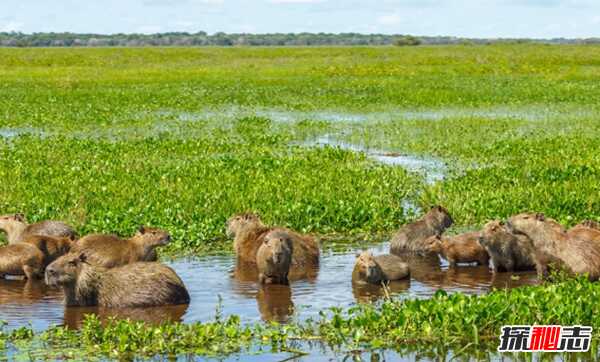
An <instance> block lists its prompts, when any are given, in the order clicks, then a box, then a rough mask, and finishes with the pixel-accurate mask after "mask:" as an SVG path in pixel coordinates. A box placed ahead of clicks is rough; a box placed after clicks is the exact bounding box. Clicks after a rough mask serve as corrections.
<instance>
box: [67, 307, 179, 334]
mask: <svg viewBox="0 0 600 362" xmlns="http://www.w3.org/2000/svg"><path fill="white" fill-rule="evenodd" d="M187 309H188V305H187V304H182V305H171V306H165V307H150V308H120V309H115V308H99V307H67V308H65V313H64V325H65V326H67V327H68V328H71V329H79V328H81V326H82V325H83V321H84V320H85V316H86V315H87V314H95V315H96V316H98V318H99V319H100V321H101V322H102V323H106V322H107V321H108V320H109V319H111V318H115V319H129V320H132V321H140V322H146V323H149V324H151V325H160V324H162V323H165V322H181V321H183V315H184V314H185V312H186V311H187Z"/></svg>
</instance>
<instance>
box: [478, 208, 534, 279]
mask: <svg viewBox="0 0 600 362" xmlns="http://www.w3.org/2000/svg"><path fill="white" fill-rule="evenodd" d="M479 243H480V244H481V246H483V247H484V248H485V250H486V251H487V252H488V254H489V255H490V257H491V259H492V264H493V270H494V272H496V273H497V272H501V271H507V272H513V271H525V270H535V250H534V249H533V245H532V243H531V240H529V238H528V237H527V236H525V235H522V234H520V235H515V234H513V233H511V232H510V231H508V229H507V228H506V225H505V224H504V222H502V221H500V220H494V221H490V222H488V223H487V224H485V225H484V227H483V230H482V232H481V237H480V238H479Z"/></svg>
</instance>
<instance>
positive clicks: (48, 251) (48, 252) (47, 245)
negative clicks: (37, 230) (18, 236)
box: [23, 235, 75, 268]
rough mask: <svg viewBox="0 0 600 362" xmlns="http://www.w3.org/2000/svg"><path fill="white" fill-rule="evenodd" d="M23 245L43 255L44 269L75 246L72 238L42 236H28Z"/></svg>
mask: <svg viewBox="0 0 600 362" xmlns="http://www.w3.org/2000/svg"><path fill="white" fill-rule="evenodd" d="M23 242H24V243H27V244H31V245H34V246H35V247H36V248H38V249H39V250H40V251H41V252H42V253H43V254H44V268H45V267H46V266H47V265H48V264H50V263H52V262H53V261H54V260H56V259H57V258H58V257H59V256H62V255H65V254H66V253H68V252H69V251H70V250H71V247H72V246H73V245H75V240H73V239H72V237H55V236H44V235H29V236H27V237H26V238H25V239H24V240H23Z"/></svg>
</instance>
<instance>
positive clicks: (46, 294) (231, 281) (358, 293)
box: [0, 243, 536, 330]
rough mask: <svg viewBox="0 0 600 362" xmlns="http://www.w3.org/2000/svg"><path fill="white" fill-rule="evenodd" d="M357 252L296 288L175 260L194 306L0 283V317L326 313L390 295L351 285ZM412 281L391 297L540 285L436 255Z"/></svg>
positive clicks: (221, 259)
mask: <svg viewBox="0 0 600 362" xmlns="http://www.w3.org/2000/svg"><path fill="white" fill-rule="evenodd" d="M388 247H389V246H388V244H387V243H384V244H379V245H373V246H371V247H370V248H369V249H370V250H372V251H373V252H375V253H377V254H378V253H385V252H387V251H388ZM356 251H357V249H354V250H347V251H333V250H327V249H326V250H324V251H323V252H322V263H321V266H320V268H319V270H313V271H312V273H309V274H308V275H306V276H302V278H298V277H296V280H292V281H291V284H290V286H279V285H272V286H266V287H260V286H259V285H258V284H257V282H256V271H255V270H253V268H248V267H245V268H236V265H235V260H234V258H233V257H231V256H218V257H206V258H193V259H178V260H175V261H173V262H169V263H168V264H169V265H171V266H172V267H173V268H174V269H175V270H176V271H177V273H178V274H179V275H180V276H181V278H182V279H183V281H184V283H185V284H186V286H187V287H188V289H189V291H190V295H191V300H192V302H191V304H190V305H189V306H174V307H166V308H144V309H123V310H114V309H113V310H111V309H100V308H73V307H69V308H65V307H63V305H62V292H61V291H60V290H58V289H53V288H49V287H47V286H45V285H44V284H43V283H42V282H37V281H31V282H27V281H22V280H0V320H4V321H6V322H8V326H7V327H8V328H16V327H20V326H28V325H31V326H33V327H34V328H35V329H36V330H43V329H46V328H47V327H49V326H51V325H68V326H70V327H73V328H77V327H78V326H80V325H81V321H82V319H83V317H84V315H85V314H88V313H96V314H97V315H99V316H100V318H102V319H105V318H107V317H118V318H131V319H135V320H145V321H148V322H154V323H158V322H160V321H163V320H167V319H168V320H172V321H184V322H195V321H208V320H213V319H214V318H215V316H216V315H217V313H219V314H220V315H221V316H227V315H232V314H236V315H239V316H240V317H241V319H242V321H243V322H245V323H249V322H256V321H260V320H276V321H281V322H285V321H288V320H290V319H291V318H294V319H298V320H303V319H306V318H309V317H318V315H319V311H321V310H323V309H327V308H330V307H348V306H352V305H355V304H356V303H365V302H371V301H377V300H380V299H382V298H383V297H384V291H383V290H382V288H381V287H379V286H372V285H361V284H356V283H352V280H351V274H352V268H353V265H354V260H355V255H356ZM408 261H409V265H410V267H411V272H412V276H411V278H410V280H405V281H396V282H392V283H391V284H390V286H389V289H390V290H391V295H392V298H427V297H430V296H431V295H432V294H433V293H435V291H436V290H438V289H439V288H442V289H445V290H447V291H449V292H463V293H469V294H481V293H486V292H488V291H489V290H491V289H492V288H511V287H516V286H520V285H524V284H534V283H536V278H535V275H534V273H521V274H519V278H518V279H516V278H511V276H510V275H509V274H506V273H501V274H498V275H493V274H492V273H491V272H490V271H489V270H488V268H486V267H476V266H463V267H458V268H454V269H448V267H447V264H446V263H445V262H442V263H441V264H440V262H439V260H437V258H436V259H433V258H430V259H422V258H411V259H409V260H408Z"/></svg>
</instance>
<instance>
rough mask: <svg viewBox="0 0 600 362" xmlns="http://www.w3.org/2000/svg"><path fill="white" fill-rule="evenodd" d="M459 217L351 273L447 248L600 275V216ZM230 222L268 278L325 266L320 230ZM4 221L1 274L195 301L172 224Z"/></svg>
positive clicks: (373, 272) (79, 293) (512, 265)
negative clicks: (122, 227) (469, 223)
mask: <svg viewBox="0 0 600 362" xmlns="http://www.w3.org/2000/svg"><path fill="white" fill-rule="evenodd" d="M452 223H453V220H452V217H451V216H450V214H449V212H448V211H447V210H446V209H445V208H443V207H442V206H434V207H432V208H431V209H430V210H429V211H428V212H427V213H426V214H425V215H424V216H423V217H421V218H420V219H418V220H416V221H415V222H412V223H410V224H407V225H405V226H403V227H402V228H401V229H400V230H399V231H398V232H397V233H396V234H395V235H394V236H393V238H392V240H391V243H390V254H385V255H378V256H374V255H373V254H372V253H371V252H368V251H364V252H362V253H360V254H359V255H358V256H357V258H356V261H355V265H354V269H353V272H352V280H353V282H357V283H370V284H380V283H382V282H386V281H393V280H401V279H405V278H408V277H409V276H410V274H411V268H410V267H409V264H410V263H409V262H410V261H411V260H412V259H411V258H417V257H423V256H427V255H430V256H431V255H435V257H436V259H437V255H439V256H441V257H442V258H444V259H446V260H447V261H448V263H449V264H450V267H454V266H456V265H457V264H459V263H477V264H478V265H485V266H488V265H489V261H490V259H491V262H492V267H493V271H494V272H501V271H507V272H512V271H526V270H536V271H537V273H538V276H539V277H540V278H544V277H546V276H547V275H548V273H549V271H550V269H560V270H566V271H567V272H569V273H572V274H582V275H583V274H584V275H587V276H588V277H589V278H590V279H592V280H596V279H598V278H599V277H600V225H599V224H598V223H596V222H594V221H589V220H586V221H584V222H582V223H580V224H578V225H576V226H575V227H573V228H571V229H569V230H566V229H565V228H564V227H563V226H561V225H560V224H559V223H558V222H556V221H555V220H552V219H550V218H547V217H545V216H544V215H543V214H540V213H522V214H518V215H515V216H512V217H510V218H509V219H508V220H506V221H498V220H494V221H490V222H488V223H487V224H485V226H484V227H483V229H482V230H481V231H471V232H467V233H463V234H459V235H455V236H444V235H443V233H444V231H445V230H446V229H448V228H449V227H450V226H451V225H452ZM226 228H227V234H228V235H229V236H230V237H232V238H233V239H234V242H233V244H234V250H235V254H236V256H237V263H238V265H251V266H253V267H255V268H256V269H257V270H258V281H259V282H260V283H262V284H288V283H289V280H290V279H298V278H303V277H306V276H307V275H308V274H310V272H311V270H314V269H315V268H317V267H318V265H319V255H320V246H319V242H318V241H317V240H315V238H314V237H312V236H309V235H302V234H300V233H298V232H295V231H293V230H290V229H286V228H282V227H273V226H267V225H265V224H264V223H263V222H262V221H261V219H260V217H259V216H258V215H257V214H254V213H242V214H237V215H234V216H232V217H231V218H230V219H229V220H228V221H227V225H226ZM0 230H3V231H4V232H5V233H6V236H7V240H8V245H6V246H4V247H0V277H5V276H7V275H17V276H18V275H22V276H24V277H26V278H29V279H31V278H42V277H44V278H45V282H46V283H47V284H48V285H51V286H60V287H62V289H63V291H64V295H65V304H66V305H69V306H101V307H109V308H110V307H146V306H160V305H176V304H187V303H189V301H190V296H189V293H188V292H187V290H186V288H185V286H184V284H183V282H182V281H181V279H180V278H179V276H178V275H177V274H176V273H175V271H173V269H171V268H170V267H168V266H166V265H164V264H161V263H159V262H157V254H156V248H157V247H160V246H162V245H166V244H167V243H168V242H169V241H170V239H171V238H170V235H169V233H168V232H166V231H164V230H161V229H158V228H150V227H144V226H142V227H140V228H139V230H138V231H137V232H136V233H135V235H133V236H132V237H131V238H129V239H122V238H120V237H118V236H116V235H108V234H90V235H86V236H84V237H81V238H79V237H78V235H77V233H76V232H75V231H74V229H73V228H72V227H70V226H69V225H67V224H65V223H63V222H60V221H42V222H38V223H34V224H28V223H27V221H26V219H25V217H24V215H22V214H11V215H5V216H0ZM407 261H408V262H407ZM438 265H439V263H438Z"/></svg>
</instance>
